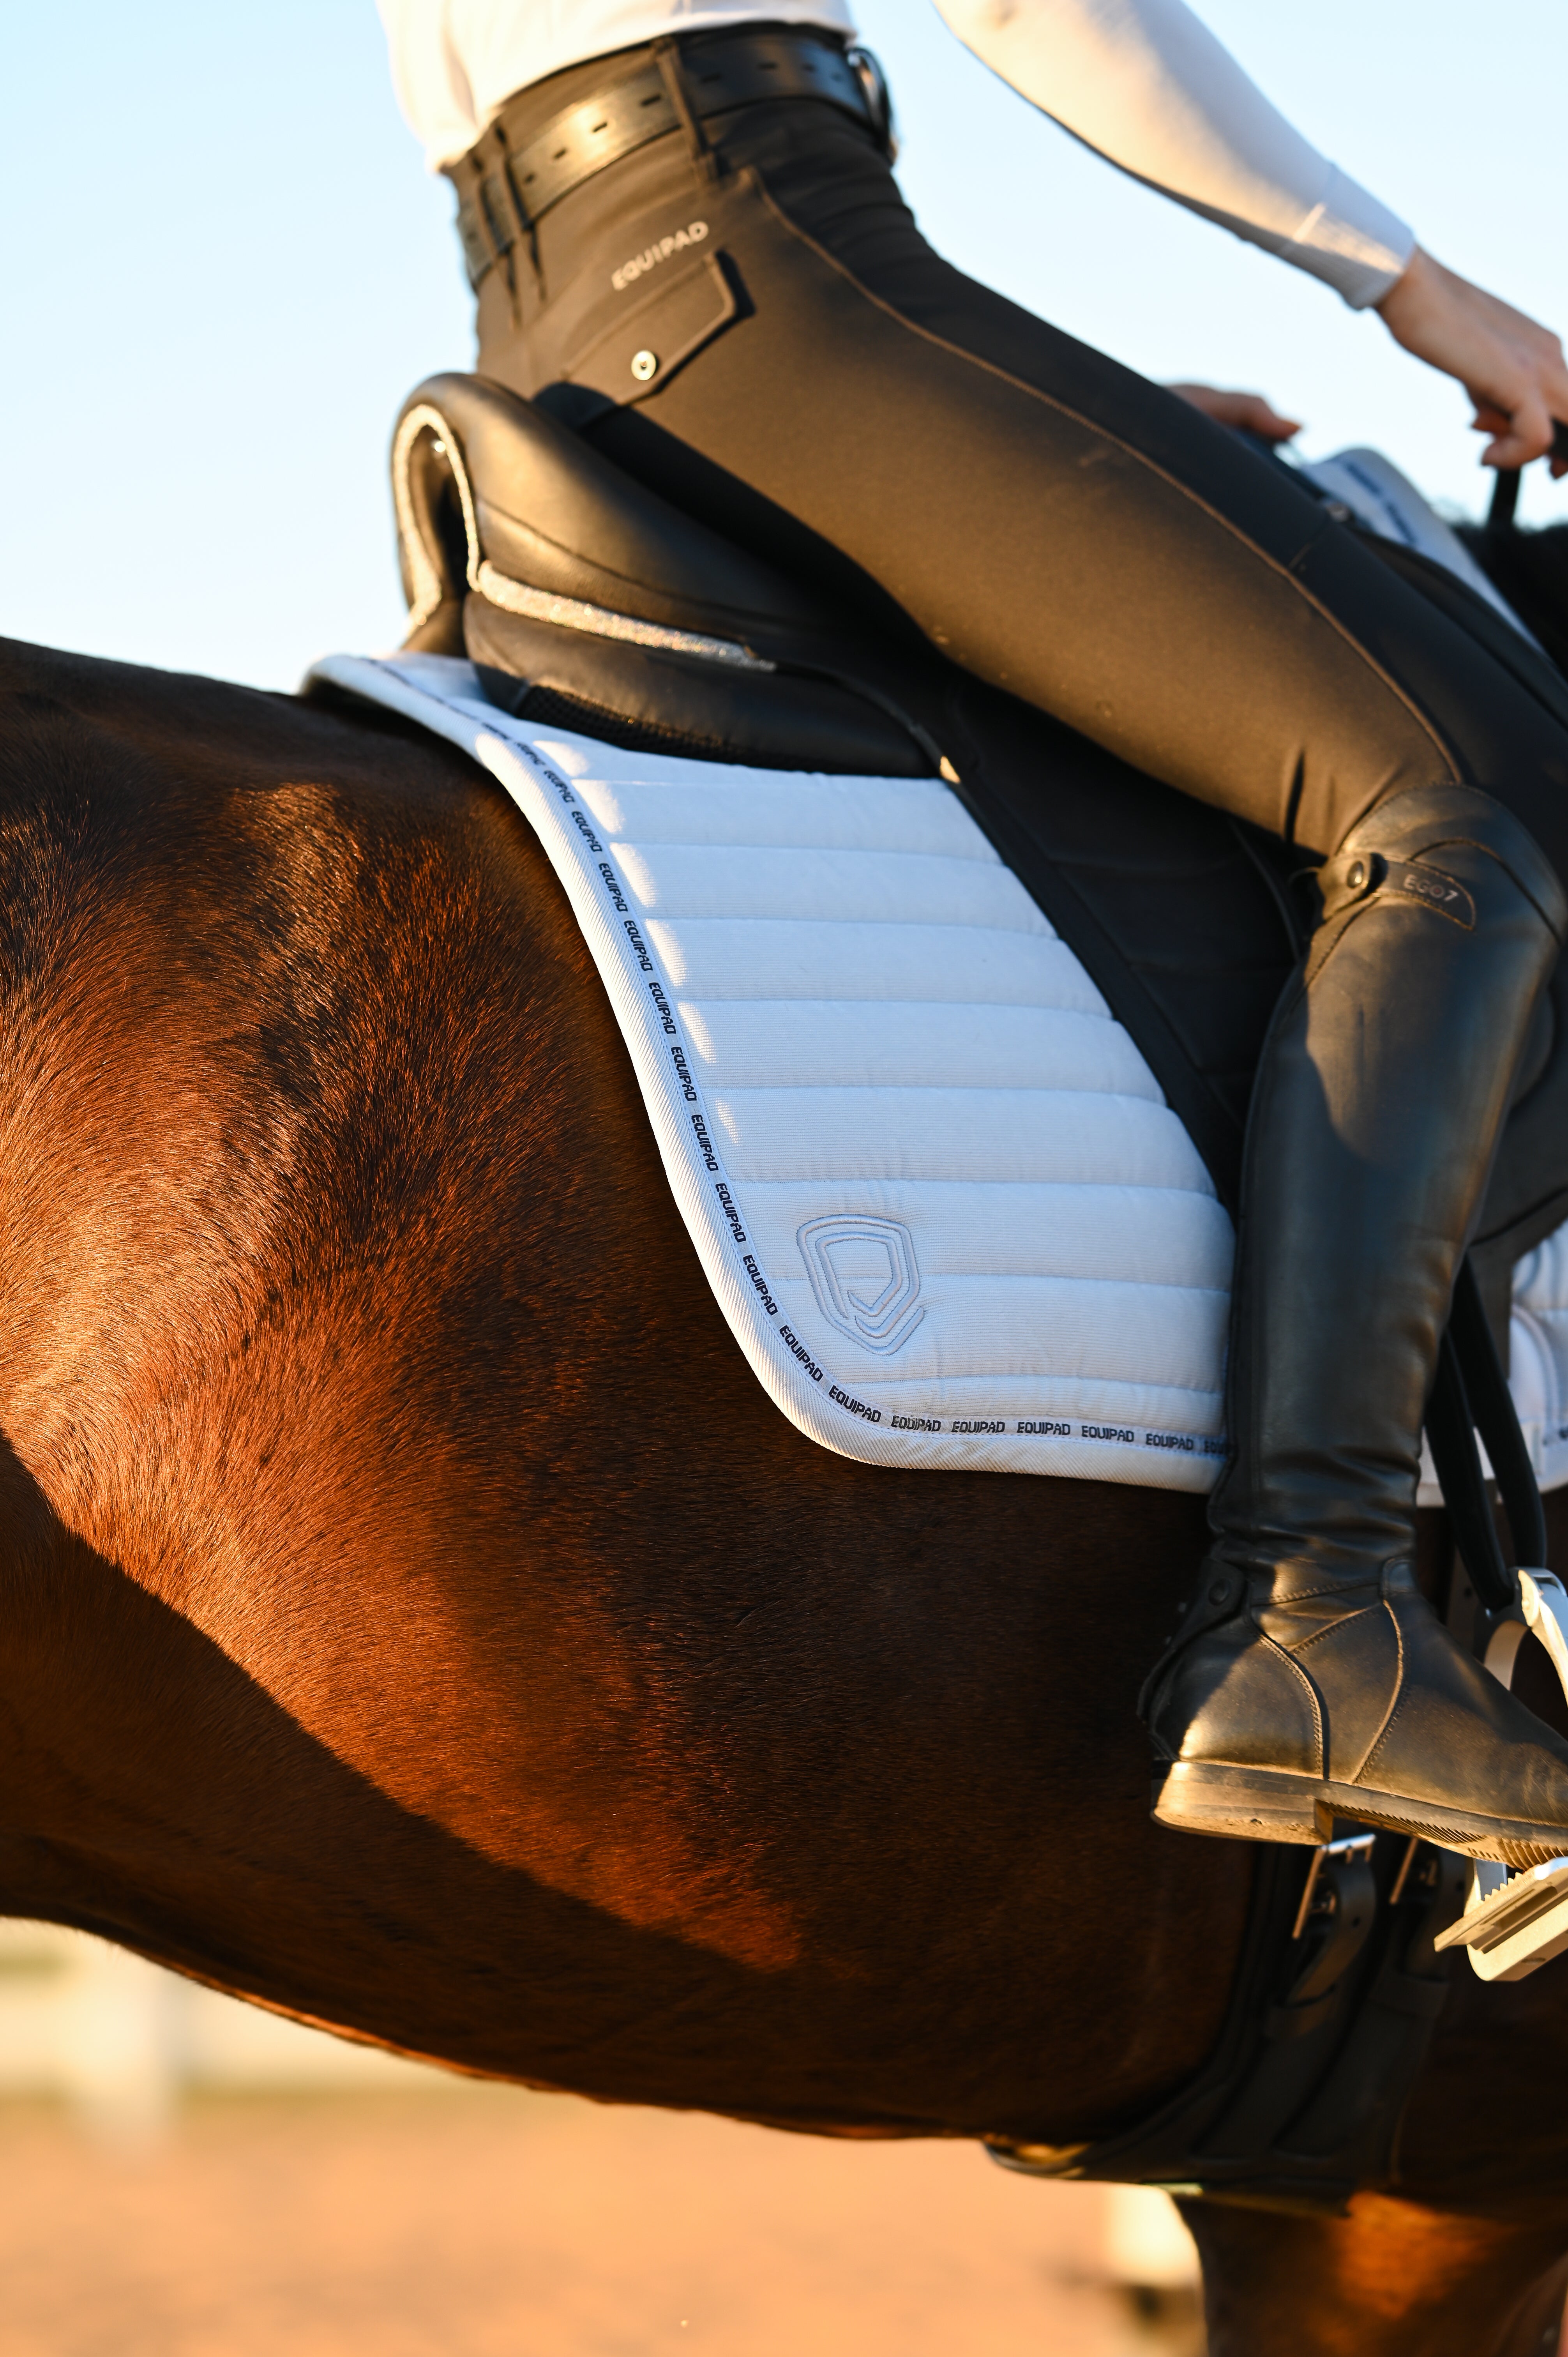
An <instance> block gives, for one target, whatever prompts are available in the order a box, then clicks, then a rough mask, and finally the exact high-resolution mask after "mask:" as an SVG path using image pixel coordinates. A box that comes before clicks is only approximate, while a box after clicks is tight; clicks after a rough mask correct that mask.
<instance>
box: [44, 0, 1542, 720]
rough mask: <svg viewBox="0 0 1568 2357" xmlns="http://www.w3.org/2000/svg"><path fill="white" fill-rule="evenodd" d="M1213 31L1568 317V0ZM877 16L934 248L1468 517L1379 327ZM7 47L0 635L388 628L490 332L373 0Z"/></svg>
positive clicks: (927, 21) (1452, 393)
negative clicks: (1273, 409)
mask: <svg viewBox="0 0 1568 2357" xmlns="http://www.w3.org/2000/svg"><path fill="white" fill-rule="evenodd" d="M523 4H524V5H526V0H523ZM1197 13H1198V14H1199V15H1200V16H1202V17H1203V18H1204V19H1205V21H1206V22H1207V23H1208V25H1209V26H1210V27H1211V28H1212V29H1213V30H1214V32H1216V33H1217V34H1218V35H1219V38H1221V39H1222V40H1224V41H1225V42H1226V43H1227V44H1228V45H1229V46H1230V48H1231V49H1232V50H1233V51H1234V52H1235V54H1236V55H1237V57H1238V58H1239V59H1240V61H1241V63H1242V64H1243V65H1244V66H1245V67H1246V68H1247V69H1248V70H1249V71H1250V72H1251V74H1252V75H1253V77H1254V78H1255V79H1256V80H1257V81H1259V82H1260V83H1261V84H1262V87H1263V89H1264V90H1265V91H1267V92H1268V93H1269V95H1270V96H1271V97H1272V98H1273V100H1274V101H1275V102H1276V103H1277V104H1278V105H1280V106H1281V107H1282V108H1283V111H1284V112H1285V113H1287V114H1288V115H1290V116H1291V117H1292V119H1293V120H1294V122H1295V124H1297V126H1298V128H1299V129H1300V130H1302V131H1303V132H1305V134H1306V135H1307V136H1308V137H1309V138H1311V139H1313V140H1314V141H1315V142H1316V144H1317V145H1319V146H1320V147H1322V148H1323V149H1324V150H1325V151H1326V153H1327V154H1329V155H1330V156H1333V157H1334V159H1335V160H1336V161H1337V163H1338V164H1340V165H1341V166H1342V167H1344V168H1345V169H1346V170H1347V171H1349V172H1351V173H1353V174H1354V175H1355V176H1356V177H1357V178H1359V179H1362V180H1364V181H1365V182H1366V183H1367V185H1368V186H1369V187H1370V188H1373V189H1374V190H1375V191H1376V192H1377V194H1378V195H1379V196H1380V197H1381V198H1382V199H1384V200H1385V202H1387V203H1389V204H1391V206H1393V207H1394V209H1395V210H1397V211H1399V212H1401V213H1402V214H1403V215H1404V217H1405V218H1406V219H1407V220H1408V221H1410V222H1411V223H1412V226H1413V227H1414V229H1415V230H1416V231H1417V234H1418V235H1419V236H1420V238H1421V240H1422V242H1423V244H1424V245H1426V246H1427V247H1428V248H1429V250H1431V251H1432V252H1434V253H1436V254H1437V255H1439V256H1440V258H1441V259H1443V260H1444V261H1445V262H1447V263H1449V264H1452V265H1453V266H1454V267H1455V269H1458V270H1461V271H1464V272H1465V273H1466V274H1467V275H1469V276H1472V277H1475V278H1477V279H1479V280H1480V281H1481V282H1482V283H1483V284H1486V285H1490V286H1492V287H1493V288H1494V290H1495V291H1496V292H1498V293H1499V294H1502V295H1506V296H1508V297H1509V299H1510V300H1512V301H1514V302H1517V303H1519V304H1520V305H1521V306H1522V307H1525V308H1527V309H1529V310H1531V311H1533V312H1534V313H1535V315H1536V316H1537V317H1543V318H1545V319H1547V320H1549V321H1550V322H1551V324H1552V325H1553V326H1555V327H1559V328H1568V246H1565V244H1564V240H1563V229H1562V217H1563V215H1562V199H1563V170H1562V163H1561V157H1562V154H1563V134H1562V127H1561V116H1562V90H1563V80H1564V67H1565V66H1568V8H1565V7H1564V5H1563V0H1513V5H1512V6H1511V7H1510V8H1509V11H1508V13H1507V15H1506V16H1492V17H1490V18H1487V19H1485V20H1483V18H1482V17H1480V16H1478V15H1477V11H1476V10H1475V9H1474V7H1473V6H1471V5H1468V0H1466V5H1460V0H1315V5H1313V7H1312V8H1311V9H1310V10H1307V9H1304V8H1295V7H1290V8H1287V7H1284V6H1282V5H1275V0H1199V5H1198V8H1197ZM860 23H861V27H862V30H863V33H864V36H865V38H866V39H867V40H868V42H869V43H870V44H871V46H872V47H874V48H875V49H876V50H877V52H878V53H879V55H880V56H881V58H882V59H883V62H884V65H885V67H886V70H887V73H888V76H889V79H890V81H891V82H892V85H893V90H894V96H895V101H896V103H897V110H898V116H899V123H900V129H901V133H902V137H903V143H904V144H903V153H902V156H901V158H900V163H899V177H900V178H901V180H902V182H903V186H904V189H905V193H906V195H907V196H908V199H909V201H910V202H911V203H912V205H913V206H914V208H915V210H916V212H917V214H918V217H919V219H920V221H921V224H922V226H923V228H924V229H925V231H926V233H927V235H928V236H929V238H930V239H931V241H932V242H933V243H934V244H935V245H936V246H937V247H938V248H939V249H940V251H941V252H942V253H945V254H946V255H947V256H948V257H949V259H950V260H951V261H953V262H955V263H957V264H959V265H960V266H961V268H963V269H966V270H968V271H969V272H971V273H972V274H973V275H974V276H975V277H978V278H981V279H983V280H985V281H987V282H988V283H989V284H990V285H993V286H996V287H998V288H1000V289H1001V290H1002V291H1003V292H1004V293H1005V294H1007V295H1009V296H1012V297H1013V298H1014V299H1015V300H1016V301H1018V302H1021V303H1024V304H1026V305H1027V306H1029V307H1030V308H1032V309H1034V310H1036V311H1037V312H1039V313H1041V314H1042V315H1043V316H1045V317H1048V318H1050V319H1052V320H1054V321H1055V322H1056V323H1057V324H1058V326H1060V327H1063V328H1067V329H1068V330H1069V331H1070V332H1071V333H1072V334H1074V335H1077V336H1080V337H1082V338H1084V339H1086V340H1088V341H1090V342H1091V343H1096V344H1098V345H1100V346H1101V349H1103V350H1108V351H1110V352H1112V353H1113V354H1114V355H1115V356H1116V357H1117V358H1118V359H1119V360H1122V361H1125V362H1127V363H1128V364H1129V365H1131V366H1132V367H1134V368H1137V369H1140V370H1142V371H1144V372H1145V373H1146V374H1148V375H1150V376H1154V377H1156V378H1160V379H1165V380H1169V379H1177V378H1202V379H1207V380H1208V382H1213V383H1220V384H1235V385H1240V386H1244V387H1246V388H1249V389H1256V390H1260V391H1262V392H1265V393H1268V394H1269V395H1270V396H1271V397H1272V398H1273V400H1274V402H1275V403H1276V404H1278V405H1279V406H1281V407H1283V408H1284V409H1285V410H1287V411H1288V412H1289V413H1290V414H1293V415H1295V416H1298V417H1301V418H1303V419H1305V421H1306V428H1307V430H1306V432H1305V434H1304V436H1303V437H1302V447H1303V448H1304V449H1305V451H1306V452H1307V453H1308V454H1309V455H1313V456H1317V455H1322V454H1325V453H1326V452H1328V451H1330V450H1334V449H1337V448H1341V447H1344V446H1345V445H1347V444H1349V443H1358V442H1361V443H1372V444H1375V445H1377V446H1379V447H1381V448H1383V449H1385V450H1387V451H1388V452H1389V453H1390V455H1391V457H1394V458H1395V459H1397V460H1398V462H1399V463H1400V464H1401V465H1402V467H1403V468H1405V470H1406V472H1407V473H1409V474H1411V475H1412V476H1413V477H1414V479H1416V481H1417V482H1419V483H1420V484H1421V486H1422V488H1423V490H1426V491H1427V493H1428V494H1429V495H1430V496H1433V497H1435V498H1438V499H1440V500H1444V501H1447V502H1450V503H1452V505H1453V506H1454V507H1456V508H1459V509H1462V510H1464V511H1467V512H1470V513H1477V512H1479V511H1480V510H1481V509H1482V508H1483V507H1484V505H1485V502H1486V498H1487V491H1488V490H1489V485H1490V478H1489V477H1484V476H1483V475H1482V473H1481V472H1480V470H1479V468H1478V467H1477V448H1478V444H1477V441H1476V439H1475V437H1473V436H1471V435H1470V434H1469V433H1468V432H1467V430H1466V421H1467V415H1468V412H1467V407H1466V402H1465V398H1464V395H1463V393H1461V392H1460V390H1459V388H1458V387H1457V386H1456V385H1454V384H1452V383H1451V382H1448V381H1447V380H1446V379H1444V378H1440V377H1438V376H1436V375H1434V373H1433V372H1432V371H1429V370H1427V369H1424V368H1423V367H1422V366H1421V365H1420V364H1419V363H1418V362H1416V361H1412V360H1411V359H1409V358H1408V357H1407V356H1406V355H1404V354H1403V353H1402V352H1400V351H1399V350H1398V349H1397V347H1395V346H1394V345H1393V344H1392V342H1391V340H1390V339H1389V337H1388V336H1387V334H1386V332H1385V331H1384V330H1383V328H1382V327H1381V325H1380V322H1379V320H1378V319H1377V318H1376V317H1375V315H1371V314H1356V313H1352V312H1350V311H1348V309H1346V308H1345V307H1344V306H1343V305H1342V304H1341V303H1340V302H1339V300H1338V298H1337V296H1335V295H1333V294H1332V293H1330V292H1329V290H1328V289H1326V288H1325V287H1323V286H1321V285H1318V284H1317V283H1316V281H1313V280H1310V279H1308V278H1305V277H1304V276H1303V275H1302V274H1300V273H1298V272H1295V271H1292V270H1290V269H1288V268H1286V267H1285V266H1284V265H1283V264H1280V263H1278V262H1275V261H1273V260H1272V259H1271V258H1270V257H1268V256H1267V255H1264V254H1262V253H1259V252H1257V251H1256V250H1255V249H1253V248H1251V247H1248V246H1244V245H1242V244H1241V243H1240V242H1238V241H1236V240H1235V239H1233V238H1230V237H1229V236H1228V235H1227V234H1226V233H1225V232H1224V231H1221V230H1218V229H1215V228H1213V227H1211V226H1210V225H1209V224H1208V223H1206V222H1203V221H1197V219H1195V218H1194V217H1193V216H1191V215H1188V214H1186V213H1184V212H1182V210H1180V208H1179V207H1177V206H1175V205H1172V204H1169V203H1167V202H1165V201H1163V200H1162V199H1159V198H1158V197H1155V196H1154V195H1153V194H1151V193H1150V192H1149V191H1148V190H1146V189H1144V188H1140V187H1138V186H1136V185H1135V184H1134V183H1133V182H1132V181H1130V180H1127V179H1126V178H1123V177H1122V175H1120V174H1118V173H1117V172H1115V171H1114V170H1113V169H1112V167H1110V166H1108V165H1106V164H1104V163H1103V162H1101V160H1100V159H1099V158H1098V157H1096V156H1092V155H1090V153H1088V152H1087V151H1086V150H1085V149H1083V148H1081V147H1080V146H1079V145H1077V143H1076V142H1074V141H1073V140H1071V139H1070V138H1069V137H1068V136H1067V135H1066V134H1065V133H1063V132H1062V131H1060V130H1059V129H1058V127H1057V126H1056V125H1055V124H1052V123H1050V122H1049V121H1048V120H1047V118H1045V117H1044V116H1042V115H1040V114H1038V113H1036V112H1035V111H1034V110H1033V109H1031V108H1030V107H1029V106H1027V105H1026V103H1025V102H1024V101H1023V100H1021V99H1019V98H1017V97H1016V96H1015V94H1014V93H1013V92H1011V91H1008V90H1007V89H1006V88H1005V87H1004V85H1003V84H1002V83H1000V82H998V81H995V80H994V79H993V77H992V76H991V75H989V74H988V73H987V72H986V71H985V70H984V69H983V67H982V66H980V65H979V64H978V63H977V62H976V61H975V60H974V59H972V58H971V57H970V56H969V55H968V53H967V52H966V51H965V50H963V49H962V48H960V46H959V45H958V43H957V42H956V41H955V40H954V39H953V38H952V37H951V35H950V34H949V33H948V32H947V30H946V28H945V27H944V26H943V25H942V23H941V21H940V18H939V17H938V16H937V14H936V12H935V10H934V8H933V7H932V6H931V5H930V0H861V14H860ZM0 60H3V64H4V70H3V71H0V183H3V184H4V185H3V186H0V198H3V218H4V220H5V223H6V233H5V239H4V241H3V251H0V299H3V302H4V317H5V323H6V331H7V332H6V337H5V351H6V354H7V361H6V365H5V368H4V369H3V371H0V425H3V426H4V428H5V433H4V444H3V447H5V449H6V451H7V452H8V453H9V458H8V464H7V469H6V484H5V500H4V518H5V538H4V562H3V563H0V632H3V633H5V634H7V635H10V636H13V637H18V638H26V639H31V640H38V641H41V642H43V643H46V644H50V645H55V646H62V647H70V648H75V649H80V650H81V651H85V652H89V653H92V654H102V655H112V656H115V657H118V658H120V659H122V660H125V661H130V662H145V663H154V664H158V665H161V666H165V667H166V668H170V669H176V670H192V671H205V672H209V673H214V674H217V675H220V676H223V677H228V678H232V679H239V680H245V681H249V682H252V683H255V684H258V685H261V686H266V687H280V688H287V687H291V686H293V685H294V684H295V682H296V681H297V679H298V677H299V675H300V673H301V672H302V671H303V670H304V669H305V667H306V664H307V663H308V662H310V661H311V660H312V658H313V657H314V656H316V655H317V654H320V653H324V652H326V651H328V650H333V649H342V648H353V649H372V650H374V649H381V648H384V647H388V646H391V645H392V644H395V642H396V640H397V639H398V637H399V636H400V635H401V620H402V600H401V597H400V595H399V592H398V587H397V573H396V564H395V556H394V549H393V540H392V518H391V507H390V501H389V498H388V493H387V487H386V447H387V441H388V437H389V436H390V433H391V429H392V422H393V420H394V418H395V416H396V414H397V412H398V409H399V407H400V405H401V404H402V402H403V397H404V395H405V394H406V393H408V392H409V391H411V390H412V388H413V385H415V384H416V383H417V382H419V380H420V379H421V378H422V377H424V376H427V375H429V374H431V373H432V372H433V371H435V370H437V369H444V368H465V367H468V366H470V365H471V364H472V338H471V332H470V306H469V299H468V294H467V285H466V282H465V280H464V277H463V273H462V268H461V264H460V261H459V258H458V253H457V246H456V238H455V235H454V234H453V231H452V228H451V215H452V198H451V192H450V189H449V188H448V187H447V184H446V182H445V181H443V180H440V179H435V178H431V177H430V176H428V175H427V174H426V173H425V171H424V165H423V162H422V159H421V157H420V154H419V151H418V149H417V147H416V145H415V144H414V142H413V138H412V136H411V135H410V134H409V133H408V131H407V130H406V128H405V127H404V125H403V121H402V118H401V117H400V115H399V113H398V112H397V109H396V106H395V104H394V102H393V100H392V91H391V86H390V83H389V81H388V76H387V70H386V60H385V54H384V50H383V47H382V42H381V27H380V24H379V21H378V19H377V16H376V14H375V9H374V6H373V5H372V0H268V5H267V6H265V7H264V8H263V7H261V6H258V5H247V0H229V5H226V6H222V7H215V6H213V5H211V0H205V4H204V5H195V0H141V5H138V6H136V7H134V8H127V7H125V6H124V5H123V0H122V5H114V6H111V5H107V0H78V5H74V6H68V5H62V6H57V7H53V8H47V9H46V8H29V9H27V10H22V9H20V8H13V9H10V10H8V11H7V12H6V22H5V32H4V36H3V37H0ZM1523 512H1524V513H1525V514H1526V516H1527V517H1529V518H1530V519H1532V520H1534V521H1537V522H1546V521H1549V520H1552V519H1554V518H1563V517H1568V483H1564V484H1563V485H1561V486H1552V484H1551V483H1550V482H1549V481H1548V480H1547V479H1546V477H1545V472H1544V469H1542V468H1535V469H1534V470H1532V472H1531V474H1530V476H1529V477H1527V479H1526V490H1525V498H1524V502H1523Z"/></svg>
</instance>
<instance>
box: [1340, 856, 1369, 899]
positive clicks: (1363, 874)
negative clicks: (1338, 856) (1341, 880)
mask: <svg viewBox="0 0 1568 2357" xmlns="http://www.w3.org/2000/svg"><path fill="white" fill-rule="evenodd" d="M1366 880H1367V863H1366V861H1365V860H1364V859H1353V860H1352V861H1351V862H1350V865H1349V866H1348V868H1347V869H1346V871H1345V881H1346V883H1347V884H1348V886H1349V887H1350V889H1351V891H1352V892H1359V890H1360V889H1361V887H1362V885H1363V884H1365V882H1366Z"/></svg>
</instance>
